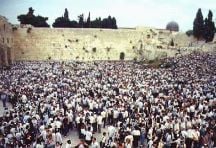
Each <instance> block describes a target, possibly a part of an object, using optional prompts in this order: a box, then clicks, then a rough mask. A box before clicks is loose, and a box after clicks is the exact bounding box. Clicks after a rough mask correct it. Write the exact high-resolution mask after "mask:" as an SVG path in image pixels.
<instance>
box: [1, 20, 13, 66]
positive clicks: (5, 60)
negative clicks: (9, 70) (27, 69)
mask: <svg viewBox="0 0 216 148" xmlns="http://www.w3.org/2000/svg"><path fill="white" fill-rule="evenodd" d="M13 61H14V55H13V29H12V25H11V24H10V23H9V22H8V21H7V19H6V18H5V17H3V16H0V67H1V66H3V65H4V66H8V65H9V64H11V63H12V62H13Z"/></svg>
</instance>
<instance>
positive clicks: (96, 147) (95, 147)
mask: <svg viewBox="0 0 216 148" xmlns="http://www.w3.org/2000/svg"><path fill="white" fill-rule="evenodd" d="M90 148H100V145H99V143H98V142H97V140H96V138H95V137H94V138H92V143H91V146H90Z"/></svg>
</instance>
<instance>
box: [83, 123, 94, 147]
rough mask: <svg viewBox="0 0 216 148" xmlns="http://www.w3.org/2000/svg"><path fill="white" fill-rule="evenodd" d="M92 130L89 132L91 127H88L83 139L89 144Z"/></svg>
mask: <svg viewBox="0 0 216 148" xmlns="http://www.w3.org/2000/svg"><path fill="white" fill-rule="evenodd" d="M92 135H93V134H92V132H91V128H90V127H89V128H88V130H87V131H86V132H85V141H86V143H87V144H88V145H90V144H91V142H92Z"/></svg>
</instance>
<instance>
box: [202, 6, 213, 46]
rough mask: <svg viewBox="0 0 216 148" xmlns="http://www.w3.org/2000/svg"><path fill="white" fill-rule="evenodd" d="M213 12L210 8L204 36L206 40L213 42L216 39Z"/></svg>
mask: <svg viewBox="0 0 216 148" xmlns="http://www.w3.org/2000/svg"><path fill="white" fill-rule="evenodd" d="M212 18H213V13H212V11H211V10H209V13H208V17H207V18H206V19H205V31H204V38H205V40H206V42H211V41H213V39H214V34H215V24H214V22H213V21H212Z"/></svg>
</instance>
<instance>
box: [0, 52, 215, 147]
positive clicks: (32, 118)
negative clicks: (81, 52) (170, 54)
mask: <svg viewBox="0 0 216 148" xmlns="http://www.w3.org/2000/svg"><path fill="white" fill-rule="evenodd" d="M167 65H169V66H167ZM0 90H1V99H2V101H3V106H4V108H5V111H4V113H3V116H2V117H0V148H20V147H23V148H25V147H34V148H44V147H47V148H48V147H49V148H52V147H53V148H54V147H56V148H60V147H66V148H71V147H76V148H85V147H90V148H138V147H143V148H163V147H165V148H203V147H205V148H207V147H208V148H212V147H216V122H215V119H216V106H215V105H216V54H215V53H192V54H189V55H187V56H180V57H175V58H168V59H166V61H165V62H164V64H163V65H162V66H161V67H159V68H151V67H145V66H144V65H143V64H139V63H135V62H129V61H128V62H127V61H125V62H124V61H119V62H109V61H103V62H101V61H100V62H87V63H84V62H65V63H62V62H18V63H15V64H14V65H13V66H12V67H11V68H10V69H8V70H1V73H0ZM6 101H9V102H10V103H11V105H12V108H7V106H6ZM71 132H74V133H73V134H75V133H77V136H78V137H79V139H80V142H78V141H74V139H73V138H70V134H71ZM96 135H99V136H96ZM64 139H66V141H65V140H64ZM64 141H65V142H64Z"/></svg>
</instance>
